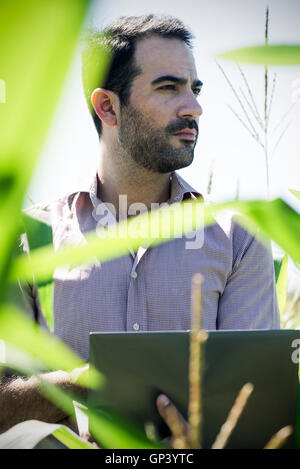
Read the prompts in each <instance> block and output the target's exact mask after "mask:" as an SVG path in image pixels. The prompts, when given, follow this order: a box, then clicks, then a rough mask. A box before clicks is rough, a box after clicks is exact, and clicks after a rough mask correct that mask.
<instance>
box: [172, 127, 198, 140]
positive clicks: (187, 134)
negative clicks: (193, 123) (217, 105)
mask: <svg viewBox="0 0 300 469" xmlns="http://www.w3.org/2000/svg"><path fill="white" fill-rule="evenodd" d="M173 135H175V136H176V137H180V138H181V139H184V140H196V131H195V130H191V129H183V130H180V131H179V132H176V133H175V134H173Z"/></svg>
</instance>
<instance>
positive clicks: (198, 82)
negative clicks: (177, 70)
mask: <svg viewBox="0 0 300 469" xmlns="http://www.w3.org/2000/svg"><path fill="white" fill-rule="evenodd" d="M165 81H172V82H173V83H178V84H179V85H186V83H187V79H186V78H180V77H176V76H175V75H163V76H161V77H158V78H156V79H155V80H153V81H152V82H151V85H152V86H154V85H157V84H159V83H163V82H165ZM202 85H203V83H202V81H201V80H194V81H193V83H192V87H193V88H194V87H199V88H201V86H202Z"/></svg>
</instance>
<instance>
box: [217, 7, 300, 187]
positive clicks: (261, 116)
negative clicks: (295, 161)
mask: <svg viewBox="0 0 300 469" xmlns="http://www.w3.org/2000/svg"><path fill="white" fill-rule="evenodd" d="M274 47H275V48H276V46H270V45H269V8H267V9H266V18H265V45H264V46H259V47H256V48H251V49H249V48H245V49H239V50H238V51H232V52H227V53H223V54H219V57H220V58H228V59H232V60H235V61H236V62H237V67H238V70H239V73H240V76H241V82H242V85H244V89H243V87H242V86H239V87H238V90H237V87H235V86H234V85H233V83H232V82H231V80H230V78H229V77H228V75H227V73H226V72H225V70H224V68H223V67H222V66H221V64H220V63H218V62H217V65H218V67H219V69H220V70H221V72H222V74H223V76H224V78H225V80H226V82H227V83H228V85H229V87H230V89H231V91H232V92H233V95H234V97H235V99H236V101H237V104H238V105H239V108H240V112H237V111H236V110H235V109H234V108H233V107H232V106H231V105H228V107H229V109H230V110H231V112H232V113H233V114H234V116H235V117H236V118H237V119H238V121H239V122H240V123H241V124H242V126H243V127H244V129H246V130H247V132H248V133H249V134H250V135H251V137H252V138H253V139H254V140H255V141H256V142H257V144H258V145H259V147H260V148H262V150H263V153H264V158H265V168H266V187H267V195H268V196H269V195H270V159H271V157H272V156H273V155H274V153H275V151H276V150H277V148H278V146H279V144H280V142H281V140H282V138H283V136H284V135H285V133H286V132H287V130H288V128H289V126H290V123H291V121H289V122H288V123H287V124H285V122H286V118H287V116H288V115H289V114H290V112H291V111H292V109H293V108H294V104H292V105H291V107H290V108H289V109H288V110H287V111H286V112H285V113H284V114H283V116H282V117H281V118H280V120H279V121H278V123H276V125H274V128H273V130H270V117H271V110H272V104H273V100H274V94H275V88H276V82H277V75H276V73H274V75H273V79H272V87H271V92H270V86H269V85H270V81H271V79H270V77H269V67H268V66H269V62H270V56H266V60H265V61H264V62H263V65H264V102H263V106H262V107H263V112H260V111H259V105H258V104H257V102H256V100H255V97H254V93H253V91H252V89H251V86H250V84H249V80H248V79H247V77H246V75H245V73H244V71H243V69H242V67H241V65H240V64H239V63H238V62H240V61H241V62H243V61H246V62H247V61H248V60H247V58H248V55H247V53H248V54H250V51H251V52H252V53H253V55H254V54H255V53H256V57H257V56H258V54H259V52H261V51H262V50H263V51H273V48H274ZM277 47H282V46H277ZM295 48H296V51H295ZM276 50H277V55H276V57H278V56H279V52H280V51H281V49H280V48H279V49H276ZM299 50H300V48H298V47H297V46H290V49H287V48H285V49H284V51H285V53H284V54H282V56H281V55H280V56H279V57H280V58H281V57H283V58H285V57H286V54H287V53H288V52H289V53H290V54H292V52H291V51H293V52H294V53H295V56H296V54H297V51H298V54H299ZM242 51H244V52H242ZM270 54H271V53H270ZM274 57H275V54H274ZM277 61H278V58H277ZM255 63H256V64H257V63H260V62H258V61H256V62H255ZM283 124H285V125H284V126H283ZM282 126H283V128H282ZM276 133H277V134H278V135H277V137H276V138H275V142H274V144H273V146H272V149H271V148H270V147H271V141H272V140H273V139H274V136H275V135H276ZM271 137H272V138H271Z"/></svg>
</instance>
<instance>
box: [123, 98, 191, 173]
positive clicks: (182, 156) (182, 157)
mask: <svg viewBox="0 0 300 469" xmlns="http://www.w3.org/2000/svg"><path fill="white" fill-rule="evenodd" d="M186 128H190V129H192V128H194V129H196V132H197V135H198V126H197V123H196V121H191V120H188V119H177V120H174V121H172V122H171V123H170V124H169V125H167V127H164V128H159V127H155V126H154V125H153V124H152V122H150V121H149V119H146V118H145V116H144V114H143V113H142V112H140V111H139V110H137V109H136V108H135V107H133V106H132V105H130V104H128V105H125V106H124V105H123V106H122V107H121V122H120V130H119V141H120V144H121V147H122V150H123V151H125V152H126V154H128V155H129V156H130V157H131V158H132V159H133V160H134V161H135V162H136V163H138V164H139V165H140V166H142V167H144V168H146V169H148V170H150V171H153V172H157V173H171V172H172V171H175V170H177V169H180V168H185V167H186V166H189V165H190V164H191V163H192V161H193V159H194V147H195V144H196V140H195V141H194V142H193V141H185V142H184V143H182V146H181V147H180V148H175V147H173V146H172V145H171V144H170V143H169V141H170V138H171V136H172V135H173V134H174V133H176V132H179V131H180V130H183V129H186Z"/></svg>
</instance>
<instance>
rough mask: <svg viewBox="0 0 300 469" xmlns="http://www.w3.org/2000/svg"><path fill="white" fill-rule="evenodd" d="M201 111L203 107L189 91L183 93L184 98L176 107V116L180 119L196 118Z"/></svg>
mask: <svg viewBox="0 0 300 469" xmlns="http://www.w3.org/2000/svg"><path fill="white" fill-rule="evenodd" d="M202 113H203V109H202V107H201V106H200V104H199V102H198V100H197V98H196V96H195V95H194V93H193V92H192V91H191V93H188V94H187V95H185V97H184V99H183V100H182V103H181V105H180V106H179V108H178V111H177V116H178V117H179V118H180V119H197V118H199V117H200V116H201V115H202Z"/></svg>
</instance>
